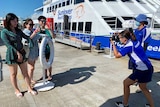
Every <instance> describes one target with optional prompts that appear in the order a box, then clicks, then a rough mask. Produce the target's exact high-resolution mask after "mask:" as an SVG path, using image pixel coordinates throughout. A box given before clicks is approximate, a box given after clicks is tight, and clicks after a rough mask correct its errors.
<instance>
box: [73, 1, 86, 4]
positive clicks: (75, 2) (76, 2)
mask: <svg viewBox="0 0 160 107" xmlns="http://www.w3.org/2000/svg"><path fill="white" fill-rule="evenodd" d="M82 2H84V0H74V4H78V3H82Z"/></svg>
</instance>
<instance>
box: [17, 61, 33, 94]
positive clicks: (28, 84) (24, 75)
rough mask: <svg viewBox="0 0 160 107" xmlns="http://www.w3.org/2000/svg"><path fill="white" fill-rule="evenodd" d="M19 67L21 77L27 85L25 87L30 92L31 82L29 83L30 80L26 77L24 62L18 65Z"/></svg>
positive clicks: (26, 71)
mask: <svg viewBox="0 0 160 107" xmlns="http://www.w3.org/2000/svg"><path fill="white" fill-rule="evenodd" d="M19 66H20V69H21V72H22V75H23V77H24V79H25V81H26V83H27V87H28V90H29V91H31V90H32V88H31V82H30V78H29V76H28V69H27V63H26V62H24V63H22V64H20V65H19Z"/></svg>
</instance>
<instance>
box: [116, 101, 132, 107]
mask: <svg viewBox="0 0 160 107" xmlns="http://www.w3.org/2000/svg"><path fill="white" fill-rule="evenodd" d="M115 104H116V106H117V107H129V106H124V105H123V103H122V102H116V103H115Z"/></svg>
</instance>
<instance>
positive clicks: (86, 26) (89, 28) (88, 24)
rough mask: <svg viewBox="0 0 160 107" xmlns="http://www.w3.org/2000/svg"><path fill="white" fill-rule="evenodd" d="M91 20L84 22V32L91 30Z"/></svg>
mask: <svg viewBox="0 0 160 107" xmlns="http://www.w3.org/2000/svg"><path fill="white" fill-rule="evenodd" d="M91 27H92V22H86V25H85V32H91Z"/></svg>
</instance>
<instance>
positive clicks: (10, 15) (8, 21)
mask: <svg viewBox="0 0 160 107" xmlns="http://www.w3.org/2000/svg"><path fill="white" fill-rule="evenodd" d="M14 19H17V21H18V17H17V16H16V15H15V14H13V13H8V14H7V15H6V19H5V28H6V29H8V30H11V29H10V25H11V20H14ZM15 29H16V30H18V24H17V27H16V28H15Z"/></svg>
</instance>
